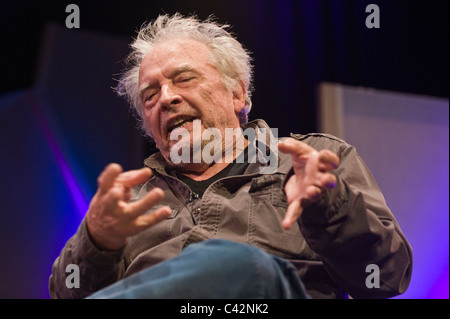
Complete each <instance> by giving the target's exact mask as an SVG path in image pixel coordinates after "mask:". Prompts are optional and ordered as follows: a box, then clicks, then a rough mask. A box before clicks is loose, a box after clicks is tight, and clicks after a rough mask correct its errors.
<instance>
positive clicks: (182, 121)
mask: <svg viewBox="0 0 450 319" xmlns="http://www.w3.org/2000/svg"><path fill="white" fill-rule="evenodd" d="M195 119H196V118H195V117H192V116H180V117H177V118H175V119H173V120H171V121H170V122H169V123H168V126H167V132H168V133H169V134H170V133H171V132H172V131H173V130H175V129H177V128H183V127H186V126H187V125H189V124H190V123H192V122H193V121H194V120H195Z"/></svg>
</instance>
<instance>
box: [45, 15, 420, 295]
mask: <svg viewBox="0 0 450 319" xmlns="http://www.w3.org/2000/svg"><path fill="white" fill-rule="evenodd" d="M132 49H133V51H132V52H131V53H130V55H129V57H128V60H127V62H128V65H129V68H128V71H126V72H125V73H124V74H123V76H122V78H121V80H120V82H119V85H118V88H117V90H118V92H119V94H121V95H125V96H126V97H127V98H128V100H129V102H130V103H131V105H132V106H133V108H134V109H135V111H136V113H137V115H138V118H139V119H140V121H141V124H142V128H143V130H144V131H145V133H146V134H148V135H149V136H150V137H151V138H152V139H153V140H154V142H155V143H156V146H157V148H158V149H159V152H158V153H156V154H154V155H152V156H150V157H149V158H147V159H146V160H145V162H144V163H145V167H144V168H142V169H140V170H134V171H129V172H123V171H122V168H121V167H120V166H119V165H118V164H110V165H109V166H107V167H106V168H105V170H104V171H103V172H102V173H101V175H100V176H99V178H98V190H97V192H96V194H95V195H94V197H93V199H92V201H91V203H90V206H89V210H88V212H87V214H86V217H85V218H84V220H83V222H82V224H81V225H80V227H79V230H78V231H77V233H76V234H75V235H74V236H73V237H72V238H71V239H70V240H69V241H68V242H67V244H66V246H65V247H64V249H63V250H62V252H61V255H60V257H58V259H57V260H56V261H55V263H54V266H53V272H52V275H51V277H50V294H51V296H52V297H53V298H83V297H87V296H90V297H91V298H310V297H312V298H342V297H347V296H348V295H351V296H352V297H354V298H358V297H359V298H386V297H392V296H395V295H397V294H400V293H402V292H404V291H405V290H406V288H407V287H408V284H409V280H410V276H411V266H412V265H411V263H412V260H411V258H412V257H411V248H410V246H409V244H408V242H407V240H406V239H405V237H404V236H403V234H402V232H401V230H400V228H399V226H398V224H397V222H396V221H395V218H394V216H393V215H392V213H391V212H390V210H389V208H388V207H387V206H386V204H385V201H384V198H383V195H382V193H381V192H380V190H379V189H378V187H377V185H376V183H375V181H374V180H373V177H372V175H371V174H370V172H369V170H368V169H367V167H366V166H365V164H364V163H363V161H362V160H361V158H360V157H359V156H358V154H357V153H356V151H355V149H354V148H353V147H352V146H350V145H348V144H347V143H345V142H344V141H342V140H339V139H337V138H336V137H333V136H329V135H325V134H307V135H299V134H292V136H291V137H289V138H281V139H279V140H277V139H276V136H274V134H273V133H274V132H275V133H276V131H274V130H270V129H269V127H268V126H267V124H266V123H265V122H264V121H262V120H256V121H252V122H250V123H248V122H247V118H248V113H249V111H250V107H251V88H252V83H251V80H252V67H251V61H250V57H249V54H248V52H247V51H246V50H245V49H244V48H243V47H242V45H241V44H240V43H238V42H237V41H236V40H235V39H234V38H233V37H232V36H231V35H230V33H228V32H227V31H226V26H220V25H218V24H217V23H215V22H213V21H212V20H207V21H199V20H198V19H196V18H195V17H182V16H181V15H179V14H175V15H173V16H168V15H162V16H159V17H158V18H157V19H156V20H155V21H153V22H152V23H149V24H147V25H145V26H143V28H142V29H141V30H140V32H139V34H138V37H137V38H136V40H135V41H134V42H133V44H132ZM275 135H276V134H275ZM278 151H279V152H278ZM268 153H269V156H268V155H267V154H268ZM69 264H75V265H77V266H78V267H79V270H80V272H79V280H80V282H79V287H73V286H70V285H67V284H66V279H67V278H66V276H67V273H66V272H65V271H66V267H67V265H69ZM368 269H369V271H368ZM372 271H373V273H372Z"/></svg>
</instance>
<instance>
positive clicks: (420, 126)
mask: <svg viewBox="0 0 450 319" xmlns="http://www.w3.org/2000/svg"><path fill="white" fill-rule="evenodd" d="M320 92H321V95H320V96H321V99H320V101H321V104H320V106H321V107H320V112H319V113H320V114H321V116H320V117H319V126H320V127H321V129H320V130H321V131H323V132H326V133H330V134H334V135H336V136H338V137H341V138H344V139H345V140H346V141H347V142H349V143H350V144H352V145H354V146H355V147H356V149H357V151H358V152H359V154H360V155H361V156H362V158H363V159H364V161H365V162H366V164H367V165H368V166H369V168H370V169H371V171H372V173H373V175H374V177H375V179H376V181H377V183H378V185H379V186H380V188H381V190H382V191H383V193H384V195H385V198H386V202H387V204H388V206H389V207H390V208H391V210H392V212H393V213H394V215H395V217H396V218H397V221H398V222H399V224H400V227H401V228H402V230H403V232H404V234H405V236H406V237H407V238H408V240H409V242H410V244H411V246H412V250H413V273H412V280H411V284H410V287H409V289H408V290H407V292H406V293H405V294H404V295H402V296H400V297H399V298H448V297H449V286H448V283H449V281H448V279H449V278H448V274H449V268H448V262H449V259H448V251H449V193H448V191H449V126H448V121H449V102H448V99H438V98H434V97H427V96H419V95H412V94H402V93H398V92H387V91H380V90H373V89H367V88H357V87H349V86H344V85H337V84H330V83H324V84H322V85H321V90H320Z"/></svg>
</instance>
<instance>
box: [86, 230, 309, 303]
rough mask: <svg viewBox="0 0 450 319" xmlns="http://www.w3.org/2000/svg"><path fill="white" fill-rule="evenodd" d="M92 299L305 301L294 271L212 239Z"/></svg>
mask: <svg viewBox="0 0 450 319" xmlns="http://www.w3.org/2000/svg"><path fill="white" fill-rule="evenodd" d="M88 298H108V299H109V298H120V299H131V298H133V299H134V298H142V299H144V298H158V299H164V298H170V299H230V298H231V299H257V298H268V299H269V298H271V299H282V298H283V299H293V298H296V299H305V298H310V297H309V295H308V294H307V293H306V291H305V289H304V286H303V283H302V282H301V280H300V278H299V277H298V275H297V271H296V269H295V268H294V266H293V265H292V264H291V263H289V262H288V261H287V260H284V259H282V258H280V257H277V256H273V255H270V254H268V253H265V252H263V251H262V250H260V249H258V248H256V247H253V246H251V245H249V244H239V243H234V242H230V241H227V240H223V239H211V240H207V241H204V242H200V243H196V244H191V245H189V246H188V247H186V248H185V249H184V250H183V251H182V253H181V254H180V255H179V256H177V257H175V258H172V259H170V260H167V261H164V262H162V263H160V264H157V265H155V266H153V267H150V268H147V269H144V270H142V271H140V272H138V273H136V274H133V275H131V276H129V277H127V278H125V279H123V280H121V281H118V282H117V283H115V284H112V285H111V286H108V287H106V288H104V289H102V290H99V291H97V292H96V293H94V294H92V295H91V296H89V297H88Z"/></svg>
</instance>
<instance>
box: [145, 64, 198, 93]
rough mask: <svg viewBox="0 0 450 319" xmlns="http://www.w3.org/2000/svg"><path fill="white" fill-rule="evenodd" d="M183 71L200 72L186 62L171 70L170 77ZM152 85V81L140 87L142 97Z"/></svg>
mask: <svg viewBox="0 0 450 319" xmlns="http://www.w3.org/2000/svg"><path fill="white" fill-rule="evenodd" d="M183 72H194V73H196V74H200V72H198V71H197V69H196V68H195V67H193V66H192V65H191V64H189V63H184V64H181V65H179V66H177V67H175V68H173V69H172V70H171V71H170V72H169V75H168V78H173V77H175V76H177V75H178V74H181V73H183ZM151 86H152V85H151V83H150V82H147V83H144V84H142V85H141V87H140V88H139V96H140V97H142V94H144V92H145V91H147V90H148V89H149V88H150V87H151Z"/></svg>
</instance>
